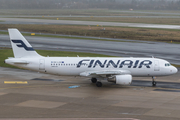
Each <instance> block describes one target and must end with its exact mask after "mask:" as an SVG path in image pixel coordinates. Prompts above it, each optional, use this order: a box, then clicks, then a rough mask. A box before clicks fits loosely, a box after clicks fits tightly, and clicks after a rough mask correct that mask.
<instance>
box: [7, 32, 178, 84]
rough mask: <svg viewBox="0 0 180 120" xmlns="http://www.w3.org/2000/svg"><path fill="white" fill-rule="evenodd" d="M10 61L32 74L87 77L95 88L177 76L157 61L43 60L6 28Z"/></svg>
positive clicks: (25, 41)
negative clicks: (108, 84)
mask: <svg viewBox="0 0 180 120" xmlns="http://www.w3.org/2000/svg"><path fill="white" fill-rule="evenodd" d="M8 31H9V35H10V41H11V45H12V49H13V53H14V58H8V59H6V60H5V63H7V64H10V65H14V66H17V67H21V68H25V69H30V70H34V71H39V72H44V73H49V74H57V75H73V76H86V77H90V78H91V81H92V82H93V83H96V86H97V87H101V86H102V83H101V80H107V81H108V82H114V83H116V84H119V85H130V84H131V82H132V76H136V77H152V78H153V79H152V80H153V81H152V85H153V86H155V85H156V82H155V81H154V77H155V76H167V75H172V74H175V73H177V69H176V68H175V67H173V66H171V64H170V63H169V62H168V61H165V60H162V59H157V58H117V57H101V58H99V57H43V56H41V55H39V54H38V53H37V52H36V51H35V50H34V49H33V48H32V46H31V45H30V44H29V42H28V41H27V40H26V39H25V38H24V37H23V36H22V34H21V33H20V32H19V31H18V30H17V29H9V30H8Z"/></svg>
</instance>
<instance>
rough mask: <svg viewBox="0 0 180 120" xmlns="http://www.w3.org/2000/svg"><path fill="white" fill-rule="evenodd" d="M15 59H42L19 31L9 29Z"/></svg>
mask: <svg viewBox="0 0 180 120" xmlns="http://www.w3.org/2000/svg"><path fill="white" fill-rule="evenodd" d="M8 32H9V36H10V41H11V45H12V49H13V53H14V57H15V58H22V57H40V55H39V54H38V53H37V52H36V51H35V50H34V49H33V48H32V46H31V45H30V44H29V42H28V41H27V40H26V39H25V38H24V36H23V35H22V34H21V33H20V32H19V30H17V29H8Z"/></svg>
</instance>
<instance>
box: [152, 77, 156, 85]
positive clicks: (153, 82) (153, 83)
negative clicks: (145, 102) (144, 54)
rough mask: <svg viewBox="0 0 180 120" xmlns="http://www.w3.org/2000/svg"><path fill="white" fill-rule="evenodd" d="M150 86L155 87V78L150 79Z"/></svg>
mask: <svg viewBox="0 0 180 120" xmlns="http://www.w3.org/2000/svg"><path fill="white" fill-rule="evenodd" d="M152 86H153V87H155V86H156V81H155V77H152Z"/></svg>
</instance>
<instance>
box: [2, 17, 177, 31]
mask: <svg viewBox="0 0 180 120" xmlns="http://www.w3.org/2000/svg"><path fill="white" fill-rule="evenodd" d="M0 21H4V22H0V24H63V25H101V26H121V27H140V28H160V29H180V25H161V24H143V23H119V22H96V21H73V20H45V19H25V18H0Z"/></svg>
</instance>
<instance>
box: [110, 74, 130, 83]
mask: <svg viewBox="0 0 180 120" xmlns="http://www.w3.org/2000/svg"><path fill="white" fill-rule="evenodd" d="M107 80H108V81H109V82H115V83H116V84H118V85H130V84H131V83H132V75H115V76H112V77H108V79H107Z"/></svg>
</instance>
